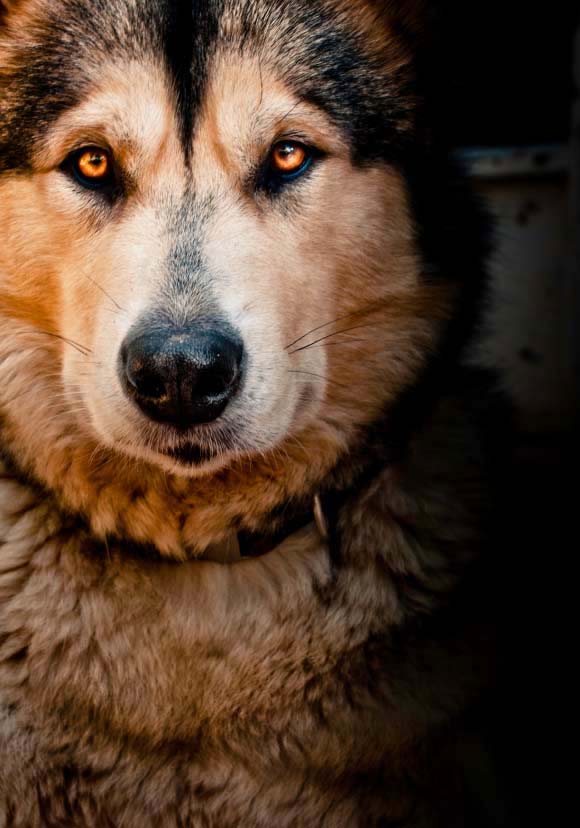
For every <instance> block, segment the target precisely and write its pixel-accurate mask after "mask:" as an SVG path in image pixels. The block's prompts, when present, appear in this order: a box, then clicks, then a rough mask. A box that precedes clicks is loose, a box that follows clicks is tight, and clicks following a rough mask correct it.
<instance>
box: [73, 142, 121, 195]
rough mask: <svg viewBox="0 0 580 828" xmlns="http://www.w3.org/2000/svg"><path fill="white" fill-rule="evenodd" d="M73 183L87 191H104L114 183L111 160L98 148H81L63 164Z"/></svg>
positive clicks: (106, 153)
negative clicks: (73, 180) (75, 182)
mask: <svg viewBox="0 0 580 828" xmlns="http://www.w3.org/2000/svg"><path fill="white" fill-rule="evenodd" d="M65 166H66V168H67V169H68V170H69V171H70V173H71V174H72V176H73V178H74V179H75V181H77V183H78V184H80V185H81V186H82V187H85V188H86V189H87V190H104V189H106V188H109V187H111V186H112V185H113V184H114V182H115V168H114V164H113V158H112V156H111V153H110V152H109V151H108V150H104V149H101V148H100V147H82V148H81V149H79V150H76V151H75V152H73V153H72V154H71V155H69V157H68V158H67V160H66V162H65Z"/></svg>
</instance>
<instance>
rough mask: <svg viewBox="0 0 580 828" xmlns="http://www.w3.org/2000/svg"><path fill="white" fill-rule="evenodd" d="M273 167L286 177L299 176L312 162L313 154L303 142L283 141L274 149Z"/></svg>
mask: <svg viewBox="0 0 580 828" xmlns="http://www.w3.org/2000/svg"><path fill="white" fill-rule="evenodd" d="M271 159H272V162H271V163H272V168H273V170H274V172H276V173H278V174H279V175H281V176H282V177H283V178H285V179H292V178H297V177H298V176H299V175H302V173H304V172H306V170H307V169H308V167H309V166H310V164H311V163H312V155H311V154H310V153H309V151H308V149H307V148H306V147H305V146H303V145H302V144H297V143H295V142H294V141H281V142H280V143H279V144H276V145H275V146H274V148H273V150H272V156H271Z"/></svg>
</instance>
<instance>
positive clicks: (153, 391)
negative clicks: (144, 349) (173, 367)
mask: <svg viewBox="0 0 580 828" xmlns="http://www.w3.org/2000/svg"><path fill="white" fill-rule="evenodd" d="M123 351H124V352H122V360H123V363H124V368H125V378H126V381H127V386H128V388H129V390H130V391H131V392H132V393H134V394H139V395H140V396H141V397H144V398H147V399H150V400H160V399H162V398H163V397H164V396H165V395H166V393H167V389H166V384H165V381H164V379H163V378H162V375H161V373H160V372H158V371H155V370H154V369H153V367H152V365H151V364H150V362H149V361H148V360H147V358H146V357H145V356H144V355H143V353H141V352H140V351H139V350H138V349H136V350H134V351H133V350H129V349H127V348H126V347H124V349H123Z"/></svg>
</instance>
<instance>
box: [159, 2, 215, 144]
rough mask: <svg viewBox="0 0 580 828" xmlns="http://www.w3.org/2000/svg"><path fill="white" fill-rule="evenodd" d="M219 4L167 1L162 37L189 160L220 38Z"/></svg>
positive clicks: (182, 137)
mask: <svg viewBox="0 0 580 828" xmlns="http://www.w3.org/2000/svg"><path fill="white" fill-rule="evenodd" d="M222 10H223V9H222V3H221V2H220V0H168V2H167V13H166V14H167V16H166V24H165V30H164V32H163V35H162V39H163V47H164V51H165V56H166V62H167V66H168V68H169V71H170V74H171V77H172V78H173V82H174V85H175V91H176V95H177V113H178V117H179V123H180V128H181V139H182V143H183V149H184V153H185V156H186V158H189V155H190V150H191V143H192V134H193V131H194V120H195V115H196V113H197V110H198V109H199V107H200V106H201V103H202V100H203V94H204V90H205V85H206V83H207V71H208V63H209V60H210V57H211V54H212V51H213V49H214V48H215V44H216V42H217V40H218V34H219V20H220V16H221V13H222Z"/></svg>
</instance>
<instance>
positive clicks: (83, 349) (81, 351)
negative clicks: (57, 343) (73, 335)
mask: <svg viewBox="0 0 580 828" xmlns="http://www.w3.org/2000/svg"><path fill="white" fill-rule="evenodd" d="M38 333H40V334H44V336H52V337H54V338H55V339H60V340H61V342H64V343H66V344H67V345H70V346H71V347H72V348H74V349H75V351H78V352H79V354H82V355H83V356H88V355H89V354H92V353H93V352H92V351H91V349H90V348H87V347H86V345H81V344H80V342H75V341H74V339H68V337H66V336H62V335H61V334H57V333H53V332H52V331H38Z"/></svg>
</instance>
